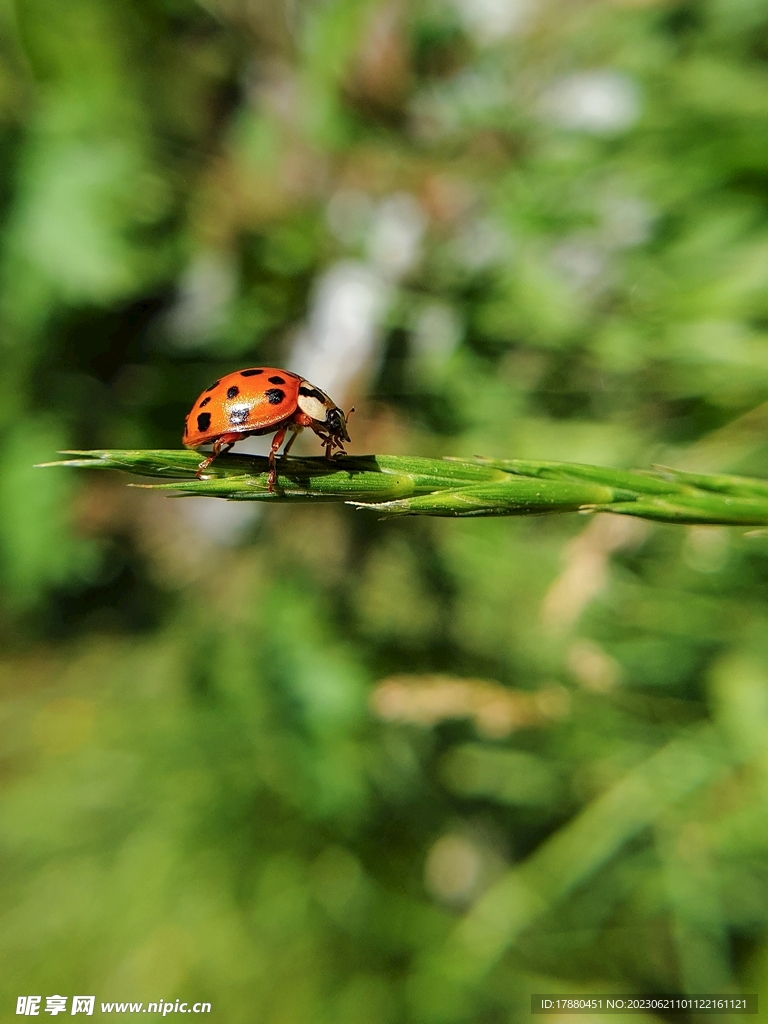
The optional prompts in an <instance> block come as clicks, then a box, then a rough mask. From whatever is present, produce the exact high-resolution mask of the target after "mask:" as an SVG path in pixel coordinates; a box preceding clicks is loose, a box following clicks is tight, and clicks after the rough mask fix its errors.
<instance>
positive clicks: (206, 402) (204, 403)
mask: <svg viewBox="0 0 768 1024" xmlns="http://www.w3.org/2000/svg"><path fill="white" fill-rule="evenodd" d="M210 400H211V396H210V395H208V397H207V398H204V399H203V400H202V402H201V403H200V408H201V409H204V408H205V407H206V405H208V403H209V402H210Z"/></svg>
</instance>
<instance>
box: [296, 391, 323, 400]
mask: <svg viewBox="0 0 768 1024" xmlns="http://www.w3.org/2000/svg"><path fill="white" fill-rule="evenodd" d="M299 394H300V395H306V396H307V398H316V399H317V400H318V402H324V401H325V395H324V394H323V392H322V391H318V390H317V388H299Z"/></svg>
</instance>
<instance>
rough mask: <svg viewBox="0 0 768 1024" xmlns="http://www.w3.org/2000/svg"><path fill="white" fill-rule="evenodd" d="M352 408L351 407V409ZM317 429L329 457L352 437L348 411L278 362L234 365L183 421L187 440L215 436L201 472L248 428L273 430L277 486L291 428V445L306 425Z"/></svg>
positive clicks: (193, 443)
mask: <svg viewBox="0 0 768 1024" xmlns="http://www.w3.org/2000/svg"><path fill="white" fill-rule="evenodd" d="M350 411H351V410H350ZM304 427H309V428H310V430H314V432H315V433H316V434H317V436H318V437H319V438H320V440H321V441H322V443H323V445H324V446H325V455H326V458H328V459H330V457H331V452H332V451H333V449H334V448H338V449H339V450H340V451H341V452H342V453H343V452H344V447H343V445H342V442H343V441H349V440H350V437H349V434H348V433H347V421H346V417H345V416H344V413H343V412H342V411H341V409H339V407H338V406H337V405H335V404H334V403H333V402H332V401H331V399H330V398H329V397H328V395H326V393H325V392H324V391H321V390H320V388H316V387H315V385H314V384H310V383H309V381H307V380H304V378H303V377H300V376H299V375H298V374H296V373H290V371H288V370H278V369H276V368H275V367H274V366H255V367H253V368H251V369H249V370H236V371H235V372H234V373H228V374H227V375H226V377H222V378H221V379H220V380H217V381H216V382H215V383H213V384H211V386H210V387H209V388H206V390H205V391H204V392H203V393H202V395H200V397H199V398H198V400H197V401H196V402H195V404H194V405H193V406H192V411H191V412H190V414H189V416H187V419H186V422H185V424H184V446H185V447H186V448H199V447H200V445H201V444H210V443H211V442H213V451H212V453H211V454H210V455H209V456H208V458H206V459H203V461H202V462H201V463H200V466H199V468H198V470H197V475H198V477H200V475H201V474H202V473H203V471H204V470H206V469H207V468H208V466H210V464H211V463H212V462H213V460H214V459H215V458H216V457H217V456H219V455H221V453H222V452H226V451H229V449H230V448H231V447H232V446H233V445H234V444H235V442H236V441H241V440H242V439H243V438H244V437H248V436H249V435H250V434H272V433H275V436H274V437H273V438H272V447H271V448H270V451H269V489H270V491H273V490H274V489H275V482H276V480H277V466H276V464H275V456H276V455H277V451H278V449H279V447H280V445H281V444H282V443H283V441H284V440H285V436H286V434H287V433H288V431H291V434H292V436H291V438H290V440H289V441H288V444H287V445H286V446H285V449H284V451H283V455H287V454H288V452H289V451H290V449H291V445H292V444H293V442H294V441H295V440H296V438H297V437H298V435H299V434H300V433H301V431H302V430H303V429H304Z"/></svg>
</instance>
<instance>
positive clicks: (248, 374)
mask: <svg viewBox="0 0 768 1024" xmlns="http://www.w3.org/2000/svg"><path fill="white" fill-rule="evenodd" d="M262 373H264V371H263V370H241V371H240V376H241V377H258V376H259V374H262Z"/></svg>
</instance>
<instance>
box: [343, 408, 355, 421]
mask: <svg viewBox="0 0 768 1024" xmlns="http://www.w3.org/2000/svg"><path fill="white" fill-rule="evenodd" d="M354 411H355V407H354V405H353V406H352V408H351V409H350V410H349V412H348V413H347V415H346V416H345V417H344V419H345V420H348V419H349V417H350V416H351V415H352V413H353V412H354Z"/></svg>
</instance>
